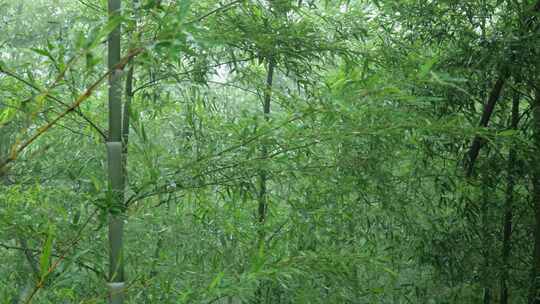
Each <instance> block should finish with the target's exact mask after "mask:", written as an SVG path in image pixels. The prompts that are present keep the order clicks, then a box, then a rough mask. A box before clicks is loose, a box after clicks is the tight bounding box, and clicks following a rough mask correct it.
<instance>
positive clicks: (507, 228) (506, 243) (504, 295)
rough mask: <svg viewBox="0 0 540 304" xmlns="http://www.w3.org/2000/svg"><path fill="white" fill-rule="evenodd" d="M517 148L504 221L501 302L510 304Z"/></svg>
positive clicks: (515, 119)
mask: <svg viewBox="0 0 540 304" xmlns="http://www.w3.org/2000/svg"><path fill="white" fill-rule="evenodd" d="M519 99H520V94H519V93H516V94H515V95H514V98H513V101H512V119H511V122H510V128H511V129H512V130H517V128H518V123H519ZM516 171H517V170H516V149H515V148H514V146H513V145H512V146H511V147H510V150H509V152H508V167H507V181H506V195H505V196H506V197H505V206H504V222H503V248H502V258H501V262H502V270H501V289H500V303H501V304H508V297H509V295H508V279H509V263H508V261H509V259H510V251H511V248H512V246H511V241H512V217H513V205H514V185H515V183H516V176H517V172H516Z"/></svg>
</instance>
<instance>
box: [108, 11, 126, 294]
mask: <svg viewBox="0 0 540 304" xmlns="http://www.w3.org/2000/svg"><path fill="white" fill-rule="evenodd" d="M120 8H121V0H109V18H114V17H115V16H117V15H118V14H119V13H120ZM120 51H121V45H120V25H119V26H117V27H116V28H115V29H114V30H113V31H112V32H111V33H110V34H109V38H108V66H109V70H113V69H115V66H117V65H118V63H119V62H120ZM121 76H122V71H121V70H114V71H112V72H111V73H110V76H109V138H108V142H107V157H108V174H109V189H110V190H111V191H112V195H111V199H112V204H111V209H110V212H109V283H108V285H109V303H111V304H122V303H124V298H125V282H124V260H123V248H122V247H123V232H124V231H123V230H124V227H123V226H124V224H123V223H124V222H123V210H124V206H123V204H124V169H123V164H124V162H123V161H122V152H123V147H122V84H121Z"/></svg>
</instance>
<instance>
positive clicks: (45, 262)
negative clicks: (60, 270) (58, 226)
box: [39, 226, 54, 280]
mask: <svg viewBox="0 0 540 304" xmlns="http://www.w3.org/2000/svg"><path fill="white" fill-rule="evenodd" d="M53 238H54V231H53V228H52V226H49V231H48V233H47V240H46V241H45V244H44V245H43V250H42V251H41V257H40V258H39V270H40V275H41V280H43V279H45V277H46V276H47V274H48V272H49V265H50V264H51V253H52V243H53Z"/></svg>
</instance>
